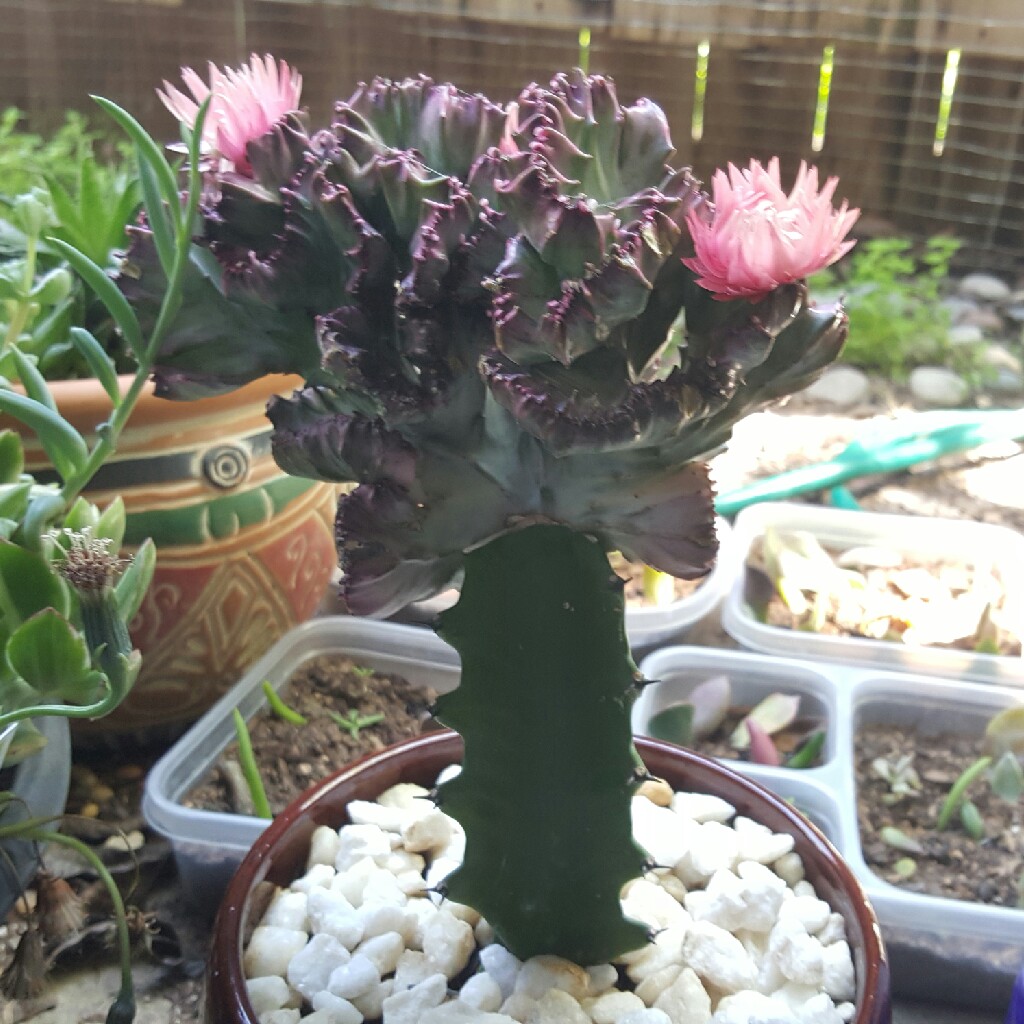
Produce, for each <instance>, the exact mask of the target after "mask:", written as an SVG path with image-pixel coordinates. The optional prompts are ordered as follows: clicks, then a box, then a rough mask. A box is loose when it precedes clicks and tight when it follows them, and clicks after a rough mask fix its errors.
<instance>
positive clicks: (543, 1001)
mask: <svg viewBox="0 0 1024 1024" xmlns="http://www.w3.org/2000/svg"><path fill="white" fill-rule="evenodd" d="M601 998H602V999H603V998H604V996H602V997H601ZM592 1020H593V1021H597V1018H596V1017H592V1016H588V1015H587V1013H586V1011H585V1010H584V1009H583V1007H582V1006H580V1004H579V1002H578V1001H577V1000H575V999H573V997H572V996H571V995H569V993H568V992H563V991H562V990H561V989H551V990H550V991H548V992H545V993H544V995H542V996H541V997H540V998H539V999H538V1000H537V1002H536V1003H535V1004H534V1006H533V1008H532V1009H531V1010H530V1015H529V1017H527V1018H526V1024H591V1021H592Z"/></svg>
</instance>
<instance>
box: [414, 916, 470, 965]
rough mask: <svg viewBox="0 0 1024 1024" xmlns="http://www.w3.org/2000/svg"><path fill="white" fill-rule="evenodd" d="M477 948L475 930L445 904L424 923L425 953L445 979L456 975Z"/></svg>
mask: <svg viewBox="0 0 1024 1024" xmlns="http://www.w3.org/2000/svg"><path fill="white" fill-rule="evenodd" d="M475 949H476V942H475V940H474V938H473V929H472V928H471V927H470V925H469V924H467V923H466V922H465V921H460V920H459V919H458V918H457V917H456V916H455V915H454V914H452V913H450V912H449V911H448V910H446V909H445V908H444V907H442V908H441V909H440V910H439V911H438V912H437V914H435V915H434V916H433V917H432V918H431V919H430V920H429V921H427V923H426V924H425V925H424V926H423V952H424V953H426V954H427V959H428V960H430V962H431V963H432V964H433V965H434V969H435V970H437V971H440V972H441V973H442V974H443V975H444V976H445V977H446V978H454V977H455V975H456V974H458V973H459V971H461V970H462V969H463V968H464V967H465V966H466V964H467V963H469V958H470V957H471V956H472V955H473V951H474V950H475Z"/></svg>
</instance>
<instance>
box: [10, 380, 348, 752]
mask: <svg viewBox="0 0 1024 1024" xmlns="http://www.w3.org/2000/svg"><path fill="white" fill-rule="evenodd" d="M129 381H130V378H128V377H124V378H122V382H121V383H122V390H124V389H126V388H127V387H128V384H129ZM300 383H301V381H300V380H299V378H298V377H282V376H275V377H266V378H264V379H262V380H259V381H256V382H254V383H253V384H250V385H248V386H247V387H245V388H241V389H239V390H238V391H234V392H232V393H230V394H227V395H223V396H219V397H217V398H209V399H202V400H200V401H196V402H171V401H167V400H165V399H161V398H157V397H156V396H155V395H153V393H152V388H149V389H148V390H147V391H146V393H145V394H144V395H143V397H142V399H141V400H140V401H139V403H138V405H137V406H136V408H135V410H134V412H133V414H132V418H131V419H130V421H129V423H128V426H127V428H126V429H125V431H124V432H123V434H122V435H121V439H120V443H119V444H118V450H117V452H116V453H115V455H114V457H113V458H112V459H111V460H110V461H108V462H107V463H106V464H105V465H104V466H103V467H102V468H101V469H100V471H99V473H97V475H96V477H95V478H94V480H93V482H92V484H91V485H90V487H89V489H88V491H87V494H88V497H89V499H90V500H91V501H94V502H96V503H97V504H99V505H100V506H103V505H104V504H105V503H107V502H109V501H110V500H112V499H113V498H114V497H115V496H116V495H121V496H122V497H123V498H124V501H125V505H126V506H127V510H128V528H127V533H126V536H125V544H126V547H128V548H131V547H133V546H135V545H138V544H139V543H141V542H142V541H143V540H144V539H145V538H146V537H152V538H153V540H154V542H155V543H156V545H157V569H156V574H155V578H154V580H153V584H152V586H151V587H150V589H149V592H148V594H147V596H146V599H145V603H144V604H143V606H142V609H141V610H140V612H139V614H138V616H137V617H136V619H135V621H134V622H133V623H132V624H131V633H132V638H133V640H134V641H135V643H136V644H137V646H138V647H139V649H140V650H141V651H142V653H143V669H142V674H141V676H140V678H139V681H138V682H137V683H136V686H135V689H134V690H133V692H132V694H131V695H130V696H129V697H128V699H127V700H126V701H125V703H124V704H123V705H122V706H121V708H119V709H118V711H117V712H116V713H115V714H113V715H111V716H109V717H108V718H106V719H103V720H102V721H101V722H97V723H86V724H85V725H84V727H83V730H82V732H79V730H78V728H77V727H76V730H75V731H76V736H79V737H80V736H81V735H82V734H83V733H84V734H85V735H86V736H87V737H88V735H89V734H90V733H93V732H96V731H103V732H107V731H111V730H113V731H116V732H120V733H126V732H141V733H142V734H144V735H145V734H146V733H148V734H149V735H150V737H152V736H153V732H154V728H155V727H157V726H160V727H164V728H162V729H161V730H159V731H161V732H167V733H170V732H173V731H180V730H179V729H178V728H176V727H181V726H184V725H186V724H187V723H189V722H191V721H192V720H194V719H195V718H197V717H198V716H199V715H200V714H202V712H203V711H205V710H206V709H207V708H208V707H209V706H210V705H211V704H213V703H214V701H215V700H216V699H217V698H218V697H219V696H220V695H221V694H222V693H223V692H224V691H225V690H227V689H228V688H229V687H230V686H232V685H233V684H234V683H236V682H237V681H238V679H239V678H240V677H241V676H242V674H243V673H244V671H245V670H246V669H247V668H248V667H249V665H250V664H252V662H254V661H255V660H256V659H257V658H258V657H260V655H262V654H263V653H264V652H265V651H266V650H267V649H268V648H269V647H270V646H271V644H273V643H274V641H275V640H277V639H278V637H280V636H281V635H282V634H284V633H285V632H286V631H287V630H288V629H290V628H291V627H292V626H294V625H296V624H297V623H299V622H302V621H304V620H305V619H307V618H309V616H310V615H312V613H313V612H314V611H315V610H316V608H317V606H318V604H319V602H320V600H321V598H322V597H323V594H324V590H325V588H326V586H327V582H328V580H329V579H330V576H331V573H332V571H333V569H334V566H335V562H336V556H335V549H334V536H333V520H334V511H335V498H336V488H335V487H333V486H331V485H328V484H323V483H317V482H314V481H311V480H301V479H298V478H296V477H290V476H287V475H286V474H284V473H283V472H282V471H281V470H280V469H279V468H278V467H277V464H276V463H275V462H274V460H273V457H272V456H271V454H270V424H269V423H268V421H267V419H266V416H265V415H264V410H265V408H266V404H267V400H268V399H269V398H270V396H271V395H274V394H278V393H283V394H287V393H289V392H290V391H292V390H293V389H294V388H295V387H296V386H298V385H299V384H300ZM52 389H53V392H54V395H55V398H56V400H57V404H58V407H59V408H60V411H61V413H62V415H64V416H65V417H66V418H67V419H68V420H70V421H71V423H73V424H74V425H75V426H76V427H77V428H78V429H79V430H80V431H81V432H82V433H83V434H88V433H90V432H91V431H93V430H94V429H95V427H96V425H97V424H98V423H101V422H102V421H103V420H104V419H106V418H107V416H109V414H110V403H109V400H108V399H107V396H106V394H105V393H104V391H103V390H102V388H101V387H100V386H99V384H98V382H97V381H95V380H76V381H58V382H55V383H54V384H53V385H52ZM0 426H11V427H15V428H17V426H18V425H17V424H14V423H11V422H10V421H6V420H0ZM25 446H26V462H27V467H28V468H29V469H30V470H32V471H33V472H35V473H36V474H37V476H38V477H39V478H41V479H45V478H46V474H47V468H48V466H49V462H48V460H47V458H46V456H45V454H44V453H43V451H42V449H41V448H40V447H39V445H38V443H37V442H36V440H35V438H34V436H31V435H26V436H25ZM49 472H50V476H51V477H52V470H50V471H49Z"/></svg>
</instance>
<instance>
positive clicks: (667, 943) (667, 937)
mask: <svg viewBox="0 0 1024 1024" xmlns="http://www.w3.org/2000/svg"><path fill="white" fill-rule="evenodd" d="M691 927H692V926H691V925H690V924H685V925H671V926H670V927H668V928H666V929H664V931H660V932H658V934H657V935H656V936H655V937H654V941H653V942H648V943H647V945H646V946H642V947H641V948H640V949H636V950H633V951H632V952H630V953H626V954H625V955H623V956H621V957H619V959H620V960H621V961H622V962H623V963H624V964H626V973H627V974H628V975H629V977H630V978H631V979H632V980H633V981H635V982H641V981H643V980H644V978H647V977H650V975H652V974H654V973H655V972H657V971H660V970H662V969H663V968H665V967H668V966H669V965H670V964H679V963H682V958H683V943H684V942H685V940H686V935H687V933H688V931H689V929H690V928H691Z"/></svg>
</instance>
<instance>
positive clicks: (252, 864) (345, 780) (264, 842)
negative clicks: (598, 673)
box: [204, 731, 891, 1024]
mask: <svg viewBox="0 0 1024 1024" xmlns="http://www.w3.org/2000/svg"><path fill="white" fill-rule="evenodd" d="M636 744H637V749H638V750H639V752H640V755H641V757H642V758H643V760H644V763H645V764H646V765H647V767H648V769H649V770H650V771H652V772H653V773H654V774H655V775H658V776H660V777H661V778H663V779H666V780H667V781H668V782H669V783H670V784H671V785H672V786H673V788H675V789H683V790H688V791H691V792H700V793H715V794H717V795H718V796H721V797H722V798H723V799H725V800H727V801H728V802H729V803H731V804H732V805H733V806H734V807H735V808H736V810H737V811H738V813H740V814H743V815H746V816H749V817H751V818H754V819H755V820H757V821H759V822H761V823H763V824H764V825H767V826H768V827H769V828H771V829H773V830H774V831H776V832H789V833H792V834H793V835H794V836H795V837H796V851H797V853H799V854H800V856H801V857H802V858H803V862H804V867H805V869H806V872H807V878H808V879H809V880H810V881H811V882H812V883H813V884H814V887H815V889H816V890H817V893H818V895H819V896H820V897H821V898H822V899H823V900H826V901H827V902H828V903H829V904H830V905H831V906H832V907H833V909H835V910H837V911H838V912H839V913H841V914H842V915H843V917H844V919H845V921H846V931H847V936H848V938H849V942H850V947H851V949H852V950H853V956H854V963H855V966H856V972H857V998H856V1003H857V1008H858V1009H857V1015H856V1017H855V1018H854V1024H889V1022H890V1020H891V1010H890V1004H889V963H888V960H887V958H886V954H885V949H884V947H883V945H882V939H881V933H880V932H879V928H878V921H877V920H876V918H875V915H874V912H873V911H872V909H871V906H870V904H869V903H868V901H867V897H866V896H865V895H864V893H863V891H862V890H861V888H860V885H859V883H858V882H857V880H856V878H854V876H853V873H852V872H851V871H850V869H849V868H848V867H847V866H846V863H845V862H844V861H843V860H842V858H841V857H840V856H839V854H838V853H837V852H836V850H835V848H834V847H833V846H832V844H831V843H829V841H828V840H827V839H825V837H824V836H823V835H822V834H821V833H820V832H819V831H818V829H817V828H815V826H814V825H812V824H811V823H810V822H808V821H807V819H806V818H804V817H803V815H801V814H800V813H799V812H798V811H795V810H794V809H793V808H792V807H790V806H789V805H788V804H785V803H783V802H782V801H781V800H780V799H779V798H778V797H776V796H774V795H773V794H771V793H769V792H768V791H767V790H766V789H763V788H762V787H761V786H759V785H757V783H755V782H751V781H749V780H748V779H745V778H743V777H742V776H740V775H737V774H736V773H735V772H733V771H731V770H730V769H728V768H725V767H724V766H722V765H721V764H719V763H718V762H716V761H712V760H710V759H708V758H705V757H701V756H700V755H698V754H694V753H691V752H690V751H688V750H683V749H681V748H679V747H675V746H672V745H671V744H668V743H659V742H658V741H656V740H648V739H642V738H638V739H637V740H636ZM461 756H462V740H461V738H460V737H459V736H457V735H456V734H454V733H452V732H449V731H444V732H437V733H431V734H428V735H426V736H421V737H419V738H417V739H414V740H408V741H406V742H405V743H399V744H396V745H395V746H393V747H390V748H388V749H387V750H384V751H382V752H381V753H379V754H373V755H371V756H369V757H367V758H364V759H363V760H362V761H359V762H356V763H355V764H352V765H349V766H348V767H347V768H345V769H343V770H342V771H340V772H338V773H336V774H335V775H333V776H331V777H330V778H329V779H325V780H324V781H323V782H322V783H320V784H319V785H318V786H315V787H314V788H313V789H311V790H309V792H307V793H306V794H304V795H303V796H301V797H300V798H299V799H298V800H296V801H295V802H294V803H292V804H291V805H290V806H289V807H287V808H286V809H285V810H284V811H283V812H282V813H281V814H279V815H278V816H277V817H276V818H275V819H274V821H273V824H271V826H270V827H269V828H268V829H267V830H266V831H265V832H264V833H263V834H262V835H261V836H260V837H259V838H258V839H257V840H256V842H255V843H254V844H253V847H252V849H251V850H250V851H249V853H248V854H247V855H246V857H245V859H244V860H243V861H242V863H241V865H240V866H239V868H238V871H237V872H236V873H235V876H234V878H232V880H231V883H230V885H229V886H228V890H227V892H226V894H225V896H224V900H223V902H222V903H221V906H220V910H219V912H218V914H217V920H216V922H215V924H214V930H213V941H212V946H211V952H210V960H209V969H208V971H207V979H206V1005H205V1009H204V1014H205V1016H204V1019H205V1021H206V1024H257V1017H256V1014H255V1012H254V1011H253V1009H252V1007H251V1006H250V1004H249V1000H248V998H247V996H246V991H245V976H244V974H243V971H242V945H243V939H244V937H245V936H247V935H248V933H249V931H250V930H251V928H252V927H253V926H254V925H255V924H256V923H258V922H257V921H256V920H250V916H252V915H253V907H254V902H255V901H254V899H253V896H254V891H255V890H256V889H257V887H258V886H259V884H260V883H261V882H263V881H270V882H273V883H275V884H277V885H281V886H287V885H288V884H290V883H291V882H292V881H293V880H294V879H295V878H297V877H298V876H299V875H300V874H301V873H302V872H303V870H304V869H305V863H306V855H307V853H308V848H309V838H310V836H311V835H312V833H313V830H314V829H315V828H316V827H317V826H319V825H329V826H331V827H332V828H337V827H339V826H340V825H342V824H343V823H344V822H345V820H346V818H345V807H346V805H347V804H348V802H349V801H350V800H373V799H375V798H376V797H377V796H378V795H379V794H380V793H382V792H383V791H384V790H385V789H387V788H388V787H389V786H393V785H395V784H396V783H398V782H417V783H420V784H421V785H425V786H431V785H433V783H434V780H435V779H436V778H437V775H438V773H439V772H440V771H441V769H442V768H445V767H446V766H447V765H449V764H452V763H453V762H454V761H456V760H459V759H460V758H461Z"/></svg>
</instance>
